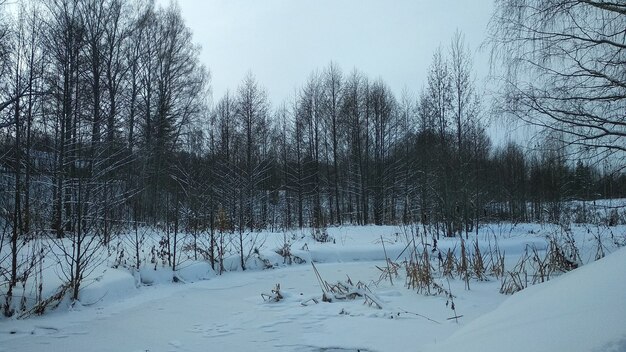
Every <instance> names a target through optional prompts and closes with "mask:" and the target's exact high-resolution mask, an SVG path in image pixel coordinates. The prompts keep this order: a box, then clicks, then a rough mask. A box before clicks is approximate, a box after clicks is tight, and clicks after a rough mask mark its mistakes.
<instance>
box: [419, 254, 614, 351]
mask: <svg viewBox="0 0 626 352" xmlns="http://www.w3.org/2000/svg"><path fill="white" fill-rule="evenodd" d="M625 268H626V248H623V249H621V250H619V251H616V252H615V253H613V254H611V255H609V256H607V257H606V258H604V259H602V260H599V261H597V262H594V263H591V264H588V265H585V266H583V267H581V268H579V269H576V270H574V271H572V272H569V273H567V274H565V275H563V276H561V277H559V278H556V279H554V280H552V281H550V282H547V283H544V284H541V285H536V286H533V287H530V288H527V289H525V290H523V291H521V292H519V293H516V294H515V295H513V296H511V297H510V298H509V299H507V300H506V301H504V303H502V305H500V307H498V308H496V309H495V310H494V311H492V312H490V313H487V314H485V315H483V316H481V317H479V318H477V319H476V320H474V321H472V322H471V323H469V324H468V325H467V326H465V327H463V328H461V329H459V330H458V331H457V332H456V333H454V334H453V335H452V336H450V337H449V338H448V339H446V340H444V341H442V342H441V343H438V344H435V345H431V346H429V348H426V351H438V352H441V351H465V352H469V351H481V352H482V351H509V352H515V351H520V352H522V351H523V352H528V351H535V352H536V351H570V352H572V351H615V352H617V351H620V352H623V351H626V275H625V274H624V269H625Z"/></svg>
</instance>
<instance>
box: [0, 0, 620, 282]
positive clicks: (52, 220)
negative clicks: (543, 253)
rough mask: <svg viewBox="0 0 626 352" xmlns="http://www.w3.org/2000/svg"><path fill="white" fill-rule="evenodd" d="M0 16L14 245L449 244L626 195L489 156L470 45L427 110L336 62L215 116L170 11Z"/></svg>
mask: <svg viewBox="0 0 626 352" xmlns="http://www.w3.org/2000/svg"><path fill="white" fill-rule="evenodd" d="M2 8H3V12H4V16H3V17H2V24H1V30H2V33H1V35H0V44H1V45H0V46H1V49H2V50H0V60H1V62H0V68H1V69H2V75H1V77H2V79H1V82H0V85H1V87H0V88H1V89H0V95H1V100H2V101H1V103H0V111H1V116H2V117H1V118H2V120H0V121H1V122H0V127H1V129H0V148H1V150H0V168H1V171H2V186H3V187H2V199H1V202H2V204H1V207H2V213H1V214H0V215H1V216H2V226H3V227H4V232H3V233H7V234H9V235H10V236H11V238H12V239H13V240H15V241H14V243H17V242H18V241H17V239H18V238H21V236H27V235H31V234H37V233H47V234H54V236H55V237H58V238H64V237H67V236H72V238H74V240H75V243H76V248H78V250H80V248H81V246H82V245H88V244H89V242H88V241H89V238H91V237H90V236H91V235H92V234H95V235H99V236H101V237H102V238H103V239H105V241H108V239H109V238H110V237H111V236H112V235H113V234H115V233H116V232H117V231H119V230H120V229H123V228H130V227H136V226H143V225H155V226H161V227H164V228H168V229H172V230H171V231H173V232H178V231H186V232H193V233H199V232H210V233H211V234H212V233H213V232H215V231H232V232H235V231H237V232H239V233H243V232H246V231H252V230H257V229H263V228H272V229H277V228H280V229H287V228H298V227H299V228H302V227H308V226H313V227H324V226H329V225H330V226H332V225H340V224H398V223H410V222H421V223H423V224H431V225H433V226H434V227H435V228H436V230H437V231H439V233H441V234H445V235H449V236H452V235H455V234H459V233H468V232H471V231H473V230H474V229H476V227H477V225H478V224H479V223H480V222H483V221H491V220H494V219H500V220H515V221H532V220H537V221H558V220H559V216H560V205H559V204H561V202H562V201H564V200H571V199H596V198H608V197H624V196H626V179H625V177H624V176H623V175H613V174H610V173H604V172H601V171H600V170H599V169H598V168H595V167H593V166H592V165H590V164H589V161H580V162H578V164H573V163H572V162H571V161H569V160H567V158H566V157H565V156H564V148H561V147H560V146H555V148H544V149H542V151H540V152H534V153H526V152H525V151H524V150H523V149H522V148H520V147H518V146H516V145H514V144H509V145H507V146H504V147H498V148H494V147H493V146H492V144H491V142H490V139H489V136H488V135H487V134H486V132H485V127H484V122H483V120H484V118H485V115H486V112H485V110H486V109H484V108H482V107H481V101H480V94H479V92H478V91H477V88H476V86H475V84H474V78H473V73H472V64H471V55H470V52H469V50H468V48H467V46H466V44H465V43H464V40H463V36H462V35H461V34H456V35H455V36H454V38H452V40H451V43H450V45H449V47H447V48H442V49H440V50H438V51H437V52H436V53H434V55H433V61H432V64H431V66H430V69H429V72H428V80H427V82H421V83H420V82H416V84H424V88H423V89H422V91H421V92H420V94H419V95H418V96H417V97H414V96H412V95H411V94H410V93H408V92H406V93H403V94H402V96H400V97H397V96H394V94H393V93H392V91H391V89H390V88H389V87H388V86H387V85H386V84H385V83H384V81H382V80H381V79H376V80H372V79H370V78H369V77H367V76H366V75H365V74H363V73H360V72H358V71H353V72H350V73H347V74H346V73H344V72H342V71H341V69H340V68H339V67H337V65H335V64H333V63H331V64H329V65H328V66H327V67H326V68H324V69H323V70H321V71H316V72H314V73H312V74H311V75H310V77H309V79H308V80H307V81H306V82H305V83H304V84H303V86H302V87H301V89H299V90H298V92H297V93H296V94H295V96H294V97H293V98H292V99H291V100H290V101H287V102H284V103H282V104H279V105H272V104H271V102H270V101H269V99H268V96H267V93H266V92H265V90H264V89H263V88H262V86H261V85H260V84H259V83H258V82H256V80H255V78H254V76H253V75H252V74H249V75H248V76H246V77H245V79H244V80H243V81H242V83H241V84H240V85H239V87H238V88H237V89H236V90H235V91H233V92H227V93H225V94H224V96H222V97H219V99H217V100H216V101H215V102H211V101H209V99H208V98H209V96H210V94H209V92H210V89H209V74H208V71H207V70H206V68H204V67H203V66H202V64H201V63H200V62H199V51H200V48H199V47H198V46H197V45H195V44H194V43H193V42H192V41H191V31H190V30H189V28H188V27H187V26H186V25H185V23H184V21H183V19H182V17H181V14H180V10H179V9H178V7H177V6H176V5H170V6H168V7H166V8H162V7H160V6H157V5H155V4H154V2H153V1H130V0H53V1H31V2H21V3H20V5H19V6H18V8H17V9H15V11H14V12H9V11H8V10H7V8H6V5H3V6H2ZM548 142H549V139H547V142H546V143H548ZM211 238H213V237H212V236H211ZM239 238H240V239H242V238H243V237H242V236H240V237H239ZM12 243H13V242H12ZM242 247H243V246H242ZM211 248H213V244H212V246H211ZM14 252H15V253H17V249H16V250H15V251H14ZM76 272H77V273H80V272H81V268H76ZM77 275H78V274H77ZM13 276H14V275H13Z"/></svg>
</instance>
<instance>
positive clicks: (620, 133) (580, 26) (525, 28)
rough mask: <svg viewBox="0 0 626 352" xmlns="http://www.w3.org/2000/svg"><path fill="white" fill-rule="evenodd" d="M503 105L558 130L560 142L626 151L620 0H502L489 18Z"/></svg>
mask: <svg viewBox="0 0 626 352" xmlns="http://www.w3.org/2000/svg"><path fill="white" fill-rule="evenodd" d="M489 44H490V45H491V47H492V59H493V62H494V66H500V65H502V66H503V67H504V72H498V73H499V74H500V75H501V77H502V84H503V86H504V87H503V92H504V93H503V94H502V95H501V97H500V102H499V106H500V107H501V108H502V109H503V111H504V112H506V113H510V114H511V115H512V116H515V117H516V118H519V119H520V120H522V121H524V122H526V123H529V124H531V125H534V126H538V127H540V128H547V129H551V130H554V131H557V132H560V136H562V139H563V140H562V142H563V143H562V145H563V146H576V147H580V149H579V150H581V151H587V152H588V151H593V152H594V153H595V154H596V156H600V157H606V156H608V155H612V156H613V157H612V160H618V162H617V164H616V165H617V168H618V169H623V167H624V165H625V164H624V163H623V162H622V161H623V160H624V156H625V153H626V144H625V143H624V140H626V139H625V138H624V137H626V79H625V77H626V75H625V73H626V65H624V63H625V62H626V5H625V4H623V2H621V1H593V0H591V1H589V0H551V1H540V0H501V1H497V2H496V9H495V13H494V15H493V18H492V20H491V25H490V37H489Z"/></svg>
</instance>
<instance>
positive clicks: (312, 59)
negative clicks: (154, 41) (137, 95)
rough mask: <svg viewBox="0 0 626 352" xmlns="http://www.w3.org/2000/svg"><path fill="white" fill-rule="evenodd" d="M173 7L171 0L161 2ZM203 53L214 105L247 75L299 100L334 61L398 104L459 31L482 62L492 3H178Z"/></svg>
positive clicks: (273, 92) (274, 96)
mask: <svg viewBox="0 0 626 352" xmlns="http://www.w3.org/2000/svg"><path fill="white" fill-rule="evenodd" d="M161 1H162V2H163V3H167V2H168V0H161ZM178 3H179V5H180V7H181V9H182V13H183V16H184V17H185V19H186V21H187V24H188V26H189V27H191V29H192V30H193V33H194V42H196V43H199V44H200V45H202V61H203V62H204V63H205V64H206V65H207V67H208V68H209V69H210V71H211V75H212V87H213V92H214V97H215V98H219V97H221V96H222V95H223V94H224V92H225V91H226V89H230V90H231V91H234V90H235V89H236V87H237V86H238V85H239V83H240V82H241V81H242V79H243V77H244V76H245V74H246V73H247V72H248V71H252V73H253V74H254V75H255V76H256V78H257V80H258V81H259V82H260V83H261V85H262V86H264V87H265V88H266V89H267V92H268V95H269V97H270V99H271V101H272V102H273V103H274V104H278V103H280V102H282V101H283V100H285V99H290V97H291V96H293V93H294V90H295V89H297V88H299V87H301V86H302V85H303V84H304V83H305V81H306V79H307V77H308V76H309V75H310V73H311V72H312V71H313V70H315V69H323V68H324V67H325V66H327V65H328V63H329V62H330V61H334V62H336V63H337V64H339V66H340V67H341V68H342V70H343V71H344V73H349V72H350V71H352V70H353V69H354V68H357V69H358V70H360V71H362V72H364V73H366V74H367V75H368V76H369V77H371V78H378V77H381V78H383V80H384V81H385V82H387V84H388V85H389V86H390V87H391V89H392V90H393V91H394V92H395V93H396V94H397V95H398V96H399V94H400V92H401V91H402V89H403V88H404V87H406V88H408V89H409V90H410V91H413V92H417V91H419V90H420V89H421V87H422V86H424V84H425V79H426V74H427V70H428V66H429V64H430V62H431V59H432V55H433V52H434V51H435V49H436V48H437V47H438V46H439V45H442V46H443V47H444V48H445V49H446V50H447V48H448V47H449V43H450V40H451V38H452V35H453V33H454V31H455V30H456V29H457V28H458V29H459V30H461V31H462V32H463V33H464V34H465V37H466V42H467V43H468V44H469V46H470V48H471V49H472V52H473V53H474V54H475V55H477V56H476V57H475V59H474V61H475V64H474V66H475V71H476V74H477V76H479V77H483V76H485V75H486V73H487V64H486V59H485V56H486V55H485V54H484V53H480V52H477V50H478V47H479V46H480V44H481V43H482V41H483V40H484V38H485V33H486V26H487V23H488V21H489V18H490V16H491V10H492V6H493V5H492V1H491V0H475V1H469V0H437V1H432V0H428V1H427V0H394V1H382V0H380V1H375V0H178Z"/></svg>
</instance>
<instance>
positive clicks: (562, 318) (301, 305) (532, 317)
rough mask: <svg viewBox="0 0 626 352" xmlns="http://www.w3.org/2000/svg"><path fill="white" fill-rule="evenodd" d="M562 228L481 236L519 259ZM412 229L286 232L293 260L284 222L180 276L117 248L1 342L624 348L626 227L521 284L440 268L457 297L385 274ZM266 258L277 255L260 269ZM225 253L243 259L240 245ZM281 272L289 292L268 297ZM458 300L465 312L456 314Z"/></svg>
mask: <svg viewBox="0 0 626 352" xmlns="http://www.w3.org/2000/svg"><path fill="white" fill-rule="evenodd" d="M558 231H562V230H561V229H558V228H555V227H551V226H545V227H544V226H541V225H537V224H518V225H512V224H500V225H496V224H494V225H490V226H486V227H484V228H481V230H480V232H479V235H478V240H479V244H480V247H481V251H483V253H485V252H486V251H488V249H489V246H490V245H491V246H495V238H497V241H498V247H499V248H500V249H501V250H502V251H503V252H505V255H506V268H507V270H511V269H512V267H513V266H514V265H515V264H516V263H517V261H518V260H519V258H520V256H521V255H522V254H523V253H524V252H525V251H526V249H527V248H531V247H529V246H534V247H535V248H538V249H539V250H540V251H543V250H545V248H546V246H547V242H546V240H545V236H546V235H547V234H550V233H555V232H558ZM409 232H410V231H409V229H407V228H400V227H391V226H388V227H377V226H368V227H341V228H331V229H329V235H330V236H331V237H332V238H333V241H332V242H328V243H317V242H315V241H313V240H312V239H311V235H310V231H308V232H307V231H304V232H293V233H289V234H287V238H288V240H289V242H290V244H291V249H292V254H294V255H296V256H298V257H300V258H302V259H304V260H305V261H306V263H303V264H294V265H284V264H283V258H282V257H281V256H279V255H278V254H276V253H275V252H274V251H275V250H276V249H278V248H280V247H282V246H283V244H284V240H285V236H284V235H283V234H282V233H260V234H258V235H255V237H257V238H255V243H257V244H259V255H258V256H253V257H251V259H250V260H249V261H248V267H249V268H251V269H252V270H247V271H245V272H241V271H237V270H233V271H228V272H226V273H224V274H223V275H217V274H216V273H215V272H213V270H211V268H210V266H209V265H208V264H207V263H204V262H202V261H193V260H190V259H187V260H184V261H182V263H181V265H180V266H179V268H180V271H178V272H177V274H176V275H177V276H178V277H179V278H181V279H182V281H183V282H178V283H173V282H172V277H173V275H174V273H172V272H171V270H168V269H166V268H162V267H160V266H159V267H158V268H157V269H158V270H154V268H153V265H147V264H146V265H144V267H143V268H142V270H141V271H139V272H136V273H133V272H132V270H129V269H127V268H124V266H120V267H119V268H118V269H113V268H111V265H112V264H113V263H112V262H111V260H109V261H107V262H103V264H102V266H101V268H98V269H97V270H94V273H93V274H92V277H91V278H90V279H89V280H87V282H86V284H85V287H84V289H83V290H82V292H81V301H80V302H78V303H76V304H74V305H73V306H69V305H68V303H67V302H64V303H63V304H62V305H61V306H60V307H59V308H58V309H57V310H55V311H52V312H49V313H46V314H45V315H44V316H41V317H31V318H28V319H14V318H11V319H0V351H207V350H221V351H251V350H253V351H357V350H360V351H409V350H413V351H422V350H423V351H431V350H432V351H466V350H472V351H473V350H476V351H482V350H493V351H502V350H506V351H509V350H518V351H540V350H544V351H555V350H567V351H596V350H597V351H605V350H608V351H624V350H626V275H624V270H625V269H624V268H626V250H625V249H621V250H616V247H617V246H616V245H615V244H614V242H615V241H617V242H619V243H621V242H620V241H623V240H624V238H625V236H626V227H624V226H621V227H612V228H602V229H597V228H595V227H589V226H577V227H573V228H572V229H571V231H570V233H571V234H572V236H573V238H574V239H575V241H576V244H577V247H578V249H579V251H580V257H581V260H582V261H583V262H585V263H587V262H590V264H585V265H584V266H582V267H581V268H579V269H576V270H574V271H572V272H569V273H566V274H563V275H561V276H560V277H556V278H552V280H551V281H549V282H547V283H543V284H540V285H536V286H533V287H529V288H526V289H525V290H522V291H521V292H518V293H516V294H514V295H512V296H506V295H502V294H500V293H499V290H500V287H501V281H500V280H498V279H496V278H494V277H490V278H489V280H487V281H477V280H471V282H470V290H466V289H465V283H464V282H463V281H462V280H459V279H458V278H457V279H451V280H448V279H445V278H440V277H437V278H436V282H437V283H438V284H440V285H441V286H442V287H445V288H446V289H447V290H449V291H450V292H451V293H452V294H453V296H454V305H455V311H453V310H452V309H451V302H450V301H449V298H448V297H446V295H445V294H440V295H431V296H426V295H421V294H418V293H417V292H415V291H414V290H410V289H408V288H407V287H406V285H405V275H406V272H405V269H404V267H402V266H401V267H400V268H399V270H398V273H399V276H398V277H393V283H392V282H390V280H389V279H388V278H384V279H383V280H381V274H382V271H381V268H385V267H386V265H387V264H386V262H385V252H386V255H387V257H389V258H390V259H391V260H393V261H394V262H398V263H401V262H402V261H403V260H405V259H407V258H408V257H409V255H410V254H409V252H410V250H408V248H409V247H410V246H409V244H410V243H411V242H410V241H411V236H408V234H409ZM597 236H601V237H602V238H603V239H604V240H603V246H604V250H605V252H606V253H610V252H613V251H614V253H613V254H610V255H608V256H607V257H606V258H604V259H602V260H599V261H597V262H593V261H594V259H595V254H596V253H597V241H596V237H597ZM381 238H382V241H384V243H385V249H384V250H383V246H382V242H381ZM472 238H475V235H474V234H472V237H470V242H471V239H472ZM428 242H429V244H430V246H429V247H428V248H432V245H433V243H432V242H433V241H432V239H428ZM437 246H438V249H439V250H441V251H442V252H444V253H445V251H447V249H448V248H450V249H454V250H455V251H456V252H457V253H458V251H459V239H443V238H441V239H440V240H439V241H438V243H437ZM432 255H433V256H435V254H434V252H433V254H432ZM261 259H262V260H261ZM263 260H264V261H265V262H263ZM268 262H269V263H271V264H273V266H274V268H273V269H265V270H263V269H262V267H263V266H264V265H266V264H267V263H268ZM311 262H315V263H316V264H315V267H316V268H317V270H318V271H319V274H320V276H321V277H322V279H323V280H324V281H326V282H329V283H337V282H345V281H347V280H348V278H349V279H350V280H351V281H352V282H353V283H354V284H355V285H356V284H357V282H359V281H360V282H362V283H364V284H365V285H366V286H367V288H368V289H369V290H370V291H360V292H368V295H369V296H371V299H370V300H367V301H366V300H365V299H364V298H363V297H357V298H356V299H354V300H340V301H335V302H333V303H326V302H322V301H321V297H322V289H321V287H320V283H319V280H318V278H317V276H316V274H315V271H314V268H313V266H312V265H311ZM591 262H593V263H591ZM255 263H256V264H255ZM226 266H227V267H228V268H229V269H237V256H236V255H233V256H232V257H231V258H229V259H228V260H227V263H226ZM47 272H48V274H47V275H46V276H50V275H53V272H54V270H53V269H52V268H50V267H48V271H47ZM48 281H49V282H54V280H53V279H52V278H50V280H48ZM148 283H149V284H150V285H147V284H148ZM276 284H280V292H281V294H282V296H283V297H284V299H282V300H280V301H278V302H269V301H266V300H264V299H263V297H262V294H270V295H271V290H272V289H273V288H274V287H275V286H276ZM49 285H52V284H49ZM48 290H51V288H49V289H48ZM313 299H315V300H316V301H317V302H318V303H315V302H314V301H313ZM372 300H374V301H375V302H376V303H377V304H380V305H381V306H382V309H379V308H378V307H376V304H375V303H373V302H372ZM368 303H369V304H368ZM455 314H456V315H457V316H460V318H458V319H450V318H451V317H453V316H455Z"/></svg>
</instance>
